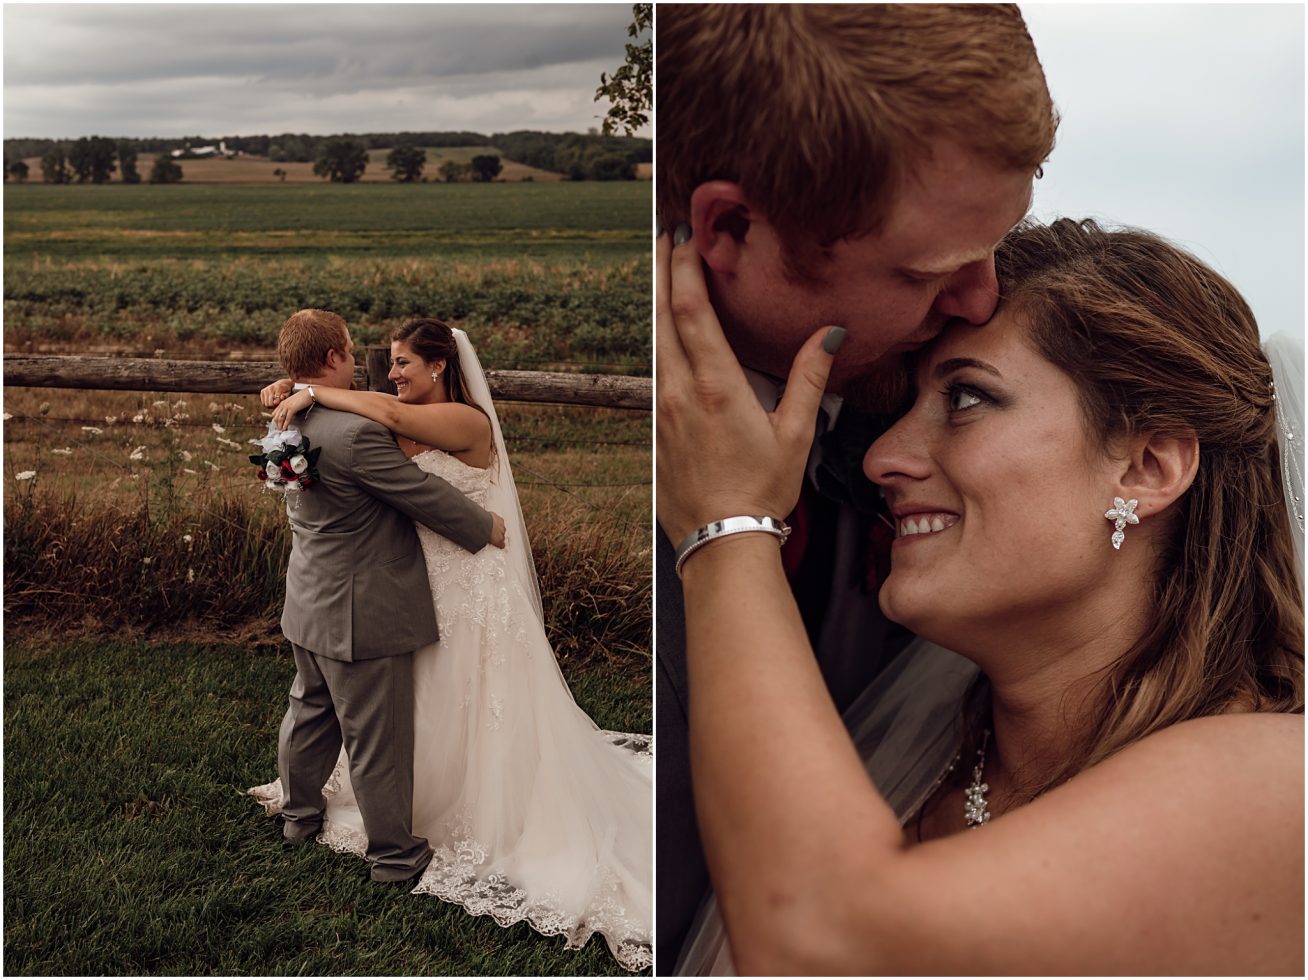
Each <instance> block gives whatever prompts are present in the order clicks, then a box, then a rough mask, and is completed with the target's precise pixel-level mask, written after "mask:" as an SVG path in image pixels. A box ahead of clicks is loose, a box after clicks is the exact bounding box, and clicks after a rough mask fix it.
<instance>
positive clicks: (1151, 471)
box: [1121, 433, 1199, 517]
mask: <svg viewBox="0 0 1308 980" xmlns="http://www.w3.org/2000/svg"><path fill="white" fill-rule="evenodd" d="M1124 448H1125V450H1126V457H1125V459H1124V460H1123V464H1124V466H1125V470H1124V472H1123V473H1122V478H1121V491H1122V494H1121V495H1122V496H1123V497H1125V498H1127V499H1130V498H1132V497H1134V498H1135V499H1136V500H1139V501H1140V505H1139V509H1138V510H1137V513H1138V514H1139V515H1140V516H1141V517H1152V516H1154V515H1156V514H1159V513H1161V512H1163V511H1165V510H1166V509H1167V508H1168V507H1170V506H1171V505H1172V503H1173V502H1174V501H1176V500H1177V499H1179V498H1180V497H1181V495H1182V494H1184V493H1185V492H1186V491H1187V490H1189V489H1190V485H1191V484H1192V483H1194V478H1195V474H1196V473H1198V472H1199V440H1198V438H1197V437H1196V436H1195V435H1194V434H1193V433H1191V434H1189V435H1183V436H1160V435H1147V434H1140V435H1136V436H1132V437H1130V439H1129V440H1128V442H1127V444H1126V446H1125V447H1124Z"/></svg>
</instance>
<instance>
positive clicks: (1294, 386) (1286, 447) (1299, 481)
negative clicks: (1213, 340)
mask: <svg viewBox="0 0 1308 980" xmlns="http://www.w3.org/2000/svg"><path fill="white" fill-rule="evenodd" d="M1263 355H1264V356H1265V357H1266V358H1267V363H1268V364H1270V365H1271V367H1272V378H1273V379H1274V381H1275V384H1276V435H1277V443H1278V444H1279V446H1280V449H1281V486H1282V490H1283V491H1284V493H1285V509H1286V510H1287V511H1288V512H1289V515H1290V531H1291V533H1292V534H1293V536H1294V556H1295V559H1296V562H1295V563H1296V565H1297V566H1298V569H1299V588H1300V589H1302V588H1303V585H1304V577H1303V549H1304V514H1303V422H1304V417H1303V369H1304V352H1303V341H1302V340H1299V339H1298V338H1295V337H1291V336H1290V335H1289V334H1284V333H1278V334H1275V335H1274V336H1272V337H1270V338H1268V339H1267V340H1266V341H1265V342H1264V343H1263Z"/></svg>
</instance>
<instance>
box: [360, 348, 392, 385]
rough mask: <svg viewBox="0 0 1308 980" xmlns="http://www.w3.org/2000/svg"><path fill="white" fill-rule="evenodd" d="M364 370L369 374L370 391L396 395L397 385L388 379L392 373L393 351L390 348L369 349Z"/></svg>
mask: <svg viewBox="0 0 1308 980" xmlns="http://www.w3.org/2000/svg"><path fill="white" fill-rule="evenodd" d="M364 370H365V371H366V372H367V374H368V390H369V391H384V392H386V393H387V394H388V395H393V394H395V385H393V384H392V383H391V380H390V379H389V378H388V377H386V375H388V374H390V372H391V349H390V348H389V347H369V348H367V359H366V360H365V361H364Z"/></svg>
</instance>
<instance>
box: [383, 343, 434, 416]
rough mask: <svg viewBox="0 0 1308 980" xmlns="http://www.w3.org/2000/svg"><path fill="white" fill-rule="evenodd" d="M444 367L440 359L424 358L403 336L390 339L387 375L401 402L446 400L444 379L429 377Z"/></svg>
mask: <svg viewBox="0 0 1308 980" xmlns="http://www.w3.org/2000/svg"><path fill="white" fill-rule="evenodd" d="M444 370H445V362H444V361H443V360H438V361H431V362H427V361H424V360H423V359H422V358H421V357H420V356H418V354H417V353H415V352H414V350H413V348H411V347H410V346H409V345H408V344H406V343H405V342H404V341H402V340H396V341H392V342H391V370H390V373H389V374H387V375H386V377H387V378H388V379H390V380H391V381H392V382H394V384H395V393H396V395H397V396H398V397H399V399H400V401H402V402H417V403H423V402H433V401H444V400H445V382H444V381H443V380H437V381H433V380H432V373H433V372H435V373H436V374H437V375H438V376H439V375H441V374H442V373H443V372H444Z"/></svg>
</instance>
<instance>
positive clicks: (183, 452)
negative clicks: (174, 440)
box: [177, 449, 191, 463]
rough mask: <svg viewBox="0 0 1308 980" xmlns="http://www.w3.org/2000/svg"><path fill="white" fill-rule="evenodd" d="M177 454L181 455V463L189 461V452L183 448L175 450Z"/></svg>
mask: <svg viewBox="0 0 1308 980" xmlns="http://www.w3.org/2000/svg"><path fill="white" fill-rule="evenodd" d="M177 455H178V456H180V457H182V462H183V463H189V462H190V461H191V454H190V453H188V452H187V451H186V450H185V449H179V450H177Z"/></svg>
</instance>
